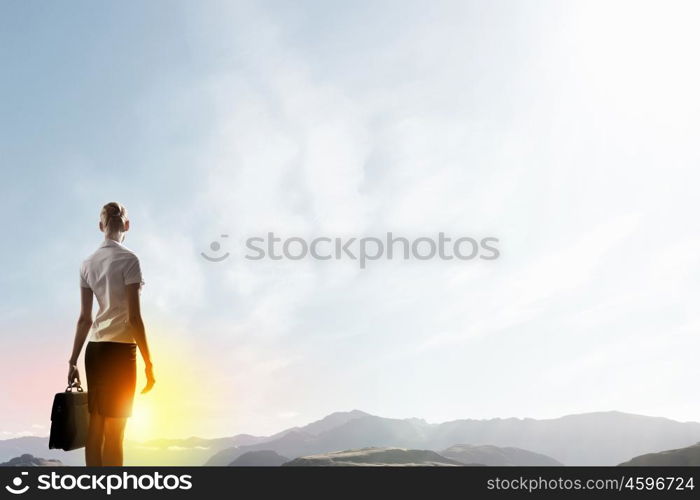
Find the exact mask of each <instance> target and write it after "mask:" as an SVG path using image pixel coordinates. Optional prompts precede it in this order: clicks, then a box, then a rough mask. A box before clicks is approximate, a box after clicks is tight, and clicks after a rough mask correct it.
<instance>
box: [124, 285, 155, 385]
mask: <svg viewBox="0 0 700 500" xmlns="http://www.w3.org/2000/svg"><path fill="white" fill-rule="evenodd" d="M140 286H141V285H140V284H139V283H134V284H132V285H126V303H127V307H128V310H129V319H128V321H129V326H130V328H131V332H132V335H133V336H134V340H135V341H136V345H137V346H139V351H141V356H142V357H143V362H144V363H145V364H146V387H144V388H143V390H142V391H141V394H145V393H147V392H148V391H150V390H151V389H152V388H153V385H154V384H155V383H156V379H155V377H154V376H153V363H152V362H151V353H150V351H149V350H148V340H147V339H146V327H145V326H144V325H143V319H141V301H140V298H139V288H140Z"/></svg>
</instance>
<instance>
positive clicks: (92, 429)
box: [68, 202, 155, 466]
mask: <svg viewBox="0 0 700 500" xmlns="http://www.w3.org/2000/svg"><path fill="white" fill-rule="evenodd" d="M99 227H100V231H102V232H103V233H104V235H105V239H104V242H103V243H102V245H100V247H99V248H98V249H97V250H96V251H95V252H94V253H93V254H92V255H91V256H90V257H88V258H87V259H86V260H85V261H84V262H83V264H82V266H81V268H80V297H81V307H80V317H79V318H78V325H77V328H76V331H75V341H74V343H73V354H72V355H71V357H70V361H69V362H68V384H69V385H72V384H77V385H79V384H80V374H79V373H78V367H77V366H76V363H77V360H78V356H79V355H80V351H81V350H82V348H83V344H84V343H85V339H86V337H87V336H88V333H89V334H90V341H89V342H88V345H87V348H86V349H85V372H86V375H87V385H88V407H89V410H90V426H89V429H88V438H87V444H86V446H85V465H88V466H95V465H97V466H99V465H119V466H121V465H123V462H124V452H123V446H122V442H123V439H124V427H125V426H126V419H127V418H128V417H130V416H131V409H132V405H133V400H134V391H135V388H136V347H137V346H138V348H139V350H140V351H141V356H143V360H144V362H145V363H146V386H145V387H144V389H143V390H142V391H141V393H142V394H145V393H147V392H148V391H150V390H151V388H153V384H155V378H154V377H153V364H152V363H151V355H150V353H149V351H148V342H147V341H146V331H145V328H144V326H143V320H142V319H141V307H140V303H139V292H140V290H141V286H142V285H143V284H144V283H143V278H142V276H141V266H140V264H139V259H138V257H136V254H134V252H132V251H131V250H129V249H128V248H126V247H125V246H124V245H122V241H124V235H125V234H126V232H127V231H128V230H129V219H128V218H127V213H126V208H124V206H122V205H121V204H119V203H116V202H110V203H107V204H106V205H105V206H104V207H102V211H101V212H100V224H99ZM93 295H94V296H95V297H97V303H98V305H99V310H98V311H97V316H96V317H95V321H93V320H92V297H93Z"/></svg>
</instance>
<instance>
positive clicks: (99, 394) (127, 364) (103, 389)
mask: <svg viewBox="0 0 700 500" xmlns="http://www.w3.org/2000/svg"><path fill="white" fill-rule="evenodd" d="M85 374H86V376H87V386H88V409H89V411H90V413H98V414H100V415H102V416H103V417H130V416H131V409H132V406H133V403H134V392H135V390H136V344H133V343H124V342H88V345H87V348H86V349H85Z"/></svg>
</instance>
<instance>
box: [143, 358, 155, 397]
mask: <svg viewBox="0 0 700 500" xmlns="http://www.w3.org/2000/svg"><path fill="white" fill-rule="evenodd" d="M155 383H156V378H155V376H154V375H153V365H152V364H148V365H146V386H145V387H144V388H143V390H142V391H141V394H146V393H147V392H148V391H150V390H151V389H153V386H154V385H155Z"/></svg>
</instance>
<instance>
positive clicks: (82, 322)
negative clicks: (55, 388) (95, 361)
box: [68, 286, 92, 385]
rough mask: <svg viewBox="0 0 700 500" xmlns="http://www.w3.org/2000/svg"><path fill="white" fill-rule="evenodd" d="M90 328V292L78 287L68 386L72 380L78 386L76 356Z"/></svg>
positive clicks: (78, 375) (87, 289)
mask: <svg viewBox="0 0 700 500" xmlns="http://www.w3.org/2000/svg"><path fill="white" fill-rule="evenodd" d="M91 326H92V290H90V289H89V288H85V287H82V286H81V287H80V316H78V324H77V325H76V327H75V339H74V340H73V353H72V354H71V356H70V359H69V360H68V385H71V384H72V383H73V381H74V380H77V381H78V384H80V374H79V373H78V366H77V363H78V356H80V351H81V350H82V349H83V344H84V343H85V339H86V338H87V335H88V332H89V331H90V327H91Z"/></svg>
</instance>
